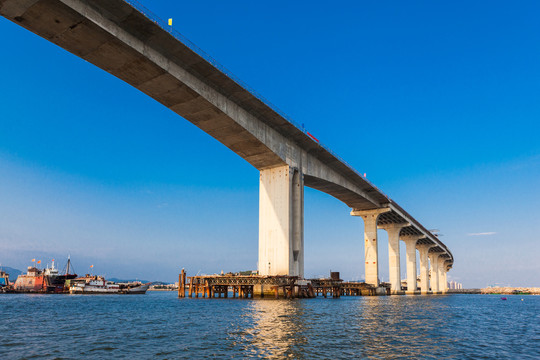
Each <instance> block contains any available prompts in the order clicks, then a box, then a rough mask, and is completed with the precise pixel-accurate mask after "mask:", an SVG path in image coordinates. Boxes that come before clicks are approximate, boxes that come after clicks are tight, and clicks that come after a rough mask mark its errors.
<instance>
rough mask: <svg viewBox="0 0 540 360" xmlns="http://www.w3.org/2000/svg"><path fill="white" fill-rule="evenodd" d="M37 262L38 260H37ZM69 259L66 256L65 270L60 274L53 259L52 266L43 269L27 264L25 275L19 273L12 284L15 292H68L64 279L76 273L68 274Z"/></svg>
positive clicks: (74, 276) (71, 277)
mask: <svg viewBox="0 0 540 360" xmlns="http://www.w3.org/2000/svg"><path fill="white" fill-rule="evenodd" d="M38 263H39V262H38ZM70 265H71V261H70V259H69V258H68V262H67V266H66V271H65V273H64V274H60V273H59V272H58V269H57V268H55V267H54V259H53V261H52V266H51V267H50V268H49V267H47V268H45V269H43V270H40V269H38V268H37V267H35V266H29V267H28V270H27V272H26V274H25V275H19V276H18V277H17V281H15V284H14V285H13V290H14V291H15V292H25V293H64V292H68V288H66V286H65V284H66V280H70V279H74V278H76V277H77V274H70V273H69V271H70Z"/></svg>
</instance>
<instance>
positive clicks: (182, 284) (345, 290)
mask: <svg viewBox="0 0 540 360" xmlns="http://www.w3.org/2000/svg"><path fill="white" fill-rule="evenodd" d="M336 274H337V275H336ZM199 295H200V297H201V298H209V299H210V298H228V297H229V295H231V297H233V298H244V299H247V298H251V299H253V298H275V299H280V298H283V299H293V298H315V297H317V296H324V297H333V298H339V297H341V296H375V295H390V286H389V284H381V285H380V286H379V287H377V288H376V287H374V286H372V285H369V284H366V283H364V282H352V281H350V282H344V281H343V280H341V279H339V273H336V272H334V273H331V277H330V278H323V279H299V278H298V277H297V276H286V275H278V276H266V275H264V276H263V275H235V274H225V275H217V274H216V275H200V276H199V275H197V276H187V275H186V272H185V271H184V269H182V272H181V273H180V275H179V276H178V297H181V298H183V297H186V296H187V297H195V298H198V297H199Z"/></svg>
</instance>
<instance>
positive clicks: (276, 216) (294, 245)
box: [259, 166, 304, 278]
mask: <svg viewBox="0 0 540 360" xmlns="http://www.w3.org/2000/svg"><path fill="white" fill-rule="evenodd" d="M259 274H261V275H293V276H299V277H301V278H303V277H304V178H303V175H302V173H301V172H299V171H298V170H297V169H295V168H292V167H290V166H280V167H276V168H272V169H268V170H262V171H261V174H260V189H259Z"/></svg>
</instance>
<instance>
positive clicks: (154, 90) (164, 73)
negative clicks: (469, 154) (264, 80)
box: [0, 0, 454, 293]
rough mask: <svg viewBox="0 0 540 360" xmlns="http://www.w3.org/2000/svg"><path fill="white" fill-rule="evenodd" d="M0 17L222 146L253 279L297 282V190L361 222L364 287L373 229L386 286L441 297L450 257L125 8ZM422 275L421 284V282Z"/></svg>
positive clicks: (38, 8)
mask: <svg viewBox="0 0 540 360" xmlns="http://www.w3.org/2000/svg"><path fill="white" fill-rule="evenodd" d="M0 14H1V15H2V16H4V17H5V18H7V19H9V20H11V21H13V22H14V23H16V24H18V25H20V26H22V27H24V28H26V29H27V30H30V31H32V32H33V33H35V34H37V35H39V36H41V37H43V38H44V39H46V40H48V41H50V42H52V43H54V44H56V45H58V46H60V47H62V48H64V49H65V50H67V51H69V52H71V53H73V54H75V55H77V56H78V57H80V58H82V59H84V60H86V61H88V62H90V63H92V64H94V65H95V66H97V67H99V68H101V69H103V70H105V71H107V72H109V73H111V74H112V75H114V76H116V77H118V78H119V79H121V80H123V81H125V82H127V83H128V84H130V85H132V86H133V87H135V88H137V89H139V90H140V91H142V92H143V93H145V94H147V95H148V96H150V97H152V98H153V99H155V100H156V101H158V102H160V103H161V104H163V105H164V106H166V107H168V108H169V109H171V110H172V111H174V112H176V113H177V114H178V115H180V116H181V117H183V118H184V119H186V120H188V121H190V122H192V123H193V124H194V125H196V126H197V127H199V128H200V129H202V130H203V131H205V132H206V133H208V134H209V135H211V136H212V137H214V138H215V139H217V140H218V141H220V142H221V143H223V144H224V145H225V146H227V147H228V148H229V149H231V150H232V151H234V152H235V153H236V154H238V155H240V156H241V157H242V158H244V159H245V160H246V161H247V162H249V163H250V164H251V165H253V166H254V167H256V168H257V169H258V170H259V171H260V194H259V261H258V264H259V269H258V270H259V274H261V275H292V276H299V277H300V278H302V277H303V275H304V186H308V187H311V188H314V189H317V190H320V191H323V192H325V193H327V194H330V195H332V196H333V197H335V198H337V199H339V200H341V201H342V202H344V203H345V204H347V205H348V206H349V207H350V208H351V213H350V214H351V215H353V216H358V217H361V218H362V219H363V221H364V246H365V264H364V266H365V276H366V277H365V281H366V283H368V284H370V285H373V286H375V287H377V286H378V285H379V255H378V239H377V229H384V230H386V231H387V232H388V239H389V244H388V245H389V246H388V249H389V267H390V284H391V290H392V292H393V293H400V291H401V279H400V278H401V277H400V267H401V266H400V256H399V254H400V251H399V247H400V241H402V242H403V243H404V244H405V246H406V267H407V288H408V291H407V292H408V293H417V292H418V291H417V286H418V285H417V277H418V274H417V264H416V255H417V251H418V252H419V259H420V292H421V293H430V292H431V293H439V292H445V291H446V284H447V281H446V274H447V272H448V270H450V268H451V267H452V266H453V263H454V257H453V255H452V253H451V252H450V250H449V249H448V248H447V247H446V246H445V245H444V244H443V243H442V242H441V240H440V239H439V238H438V237H437V236H436V235H435V234H433V233H432V232H430V231H428V230H427V229H426V228H425V227H424V226H423V225H422V224H420V222H418V221H417V220H416V219H415V218H413V217H412V216H411V215H409V214H408V213H407V212H406V211H405V210H404V209H402V208H401V207H400V206H399V205H398V204H396V203H395V202H394V201H392V200H391V199H390V198H389V197H388V196H386V195H385V194H384V193H383V192H382V191H380V190H379V189H378V188H377V187H375V186H374V185H373V184H372V183H370V182H369V181H368V180H367V179H366V178H365V177H364V176H362V175H361V174H359V173H358V172H357V171H355V170H354V169H353V168H352V167H351V166H350V165H348V164H347V163H346V162H345V161H344V160H342V159H341V158H339V157H338V156H337V155H335V154H334V153H333V152H331V151H330V150H329V149H327V148H326V147H324V146H322V145H321V144H320V143H319V141H318V140H317V139H315V138H313V137H312V136H310V134H309V133H307V132H305V131H304V130H302V129H300V128H299V127H298V126H296V125H295V124H294V123H293V122H292V121H291V120H290V119H288V118H287V116H285V115H284V114H282V113H281V112H280V111H279V110H277V108H276V107H274V106H273V105H271V104H270V103H269V102H268V101H267V100H266V99H264V98H263V97H262V96H260V95H258V94H257V93H256V92H255V91H253V90H252V89H250V88H249V87H248V86H246V85H244V84H243V83H242V82H241V81H240V80H238V79H236V78H235V77H234V76H233V75H232V74H230V73H229V72H228V71H227V70H226V69H225V68H223V67H222V66H220V65H219V64H218V63H217V62H216V61H215V60H214V59H212V58H211V57H210V56H208V55H207V54H205V53H204V52H203V51H202V50H200V49H199V48H197V47H196V46H195V45H194V44H192V43H191V42H189V40H187V39H185V38H184V37H183V36H181V35H180V34H179V33H177V32H173V31H171V30H170V29H169V28H168V27H167V25H166V24H165V23H164V22H163V21H161V20H160V19H159V18H157V17H156V16H154V15H153V14H151V13H150V12H149V11H148V10H147V9H145V8H144V7H142V6H141V5H140V4H138V3H137V2H136V1H135V0H127V1H126V0H0ZM430 270H431V276H430V275H429V273H430Z"/></svg>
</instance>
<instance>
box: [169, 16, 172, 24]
mask: <svg viewBox="0 0 540 360" xmlns="http://www.w3.org/2000/svg"><path fill="white" fill-rule="evenodd" d="M169 26H172V18H170V19H169Z"/></svg>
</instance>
